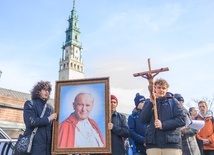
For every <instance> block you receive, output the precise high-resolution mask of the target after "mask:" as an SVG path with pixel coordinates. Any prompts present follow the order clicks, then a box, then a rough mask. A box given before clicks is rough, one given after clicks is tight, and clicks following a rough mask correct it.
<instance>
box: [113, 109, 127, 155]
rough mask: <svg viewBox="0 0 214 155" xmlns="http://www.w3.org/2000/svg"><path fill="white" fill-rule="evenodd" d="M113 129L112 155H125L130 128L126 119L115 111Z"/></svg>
mask: <svg viewBox="0 0 214 155" xmlns="http://www.w3.org/2000/svg"><path fill="white" fill-rule="evenodd" d="M112 123H113V128H112V130H111V145H112V155H124V154H125V147H124V140H125V139H126V138H128V137H129V128H128V124H127V121H126V117H125V115H123V114H120V113H118V112H117V111H114V112H113V113H112Z"/></svg>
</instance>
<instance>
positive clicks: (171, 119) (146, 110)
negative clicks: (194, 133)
mask: <svg viewBox="0 0 214 155" xmlns="http://www.w3.org/2000/svg"><path fill="white" fill-rule="evenodd" d="M172 100H173V101H172V102H171V103H173V104H171V105H170V102H169V100H168V99H167V98H166V97H163V98H158V99H156V104H157V111H158V119H159V120H160V121H161V123H162V129H157V128H155V126H154V120H155V119H154V112H153V105H152V103H151V102H150V101H147V102H146V103H145V105H144V107H143V109H142V111H141V113H140V121H141V122H142V123H148V124H149V125H148V126H147V129H146V140H145V141H146V146H147V148H178V149H182V145H181V131H180V128H179V127H182V126H184V125H185V115H184V113H183V109H182V108H181V106H180V105H179V103H178V101H177V100H175V99H172Z"/></svg>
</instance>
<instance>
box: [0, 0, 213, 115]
mask: <svg viewBox="0 0 214 155" xmlns="http://www.w3.org/2000/svg"><path fill="white" fill-rule="evenodd" d="M72 7H73V1H72V0H63V1H59V0H36V1H35V0H19V1H14V0H0V19H1V20H0V70H1V71H2V72H3V73H2V76H1V79H0V87H3V88H7V89H12V90H17V91H21V92H25V93H29V92H30V90H31V89H32V86H33V85H34V84H35V83H36V82H37V81H39V80H48V81H51V83H52V85H53V87H54V86H55V81H56V80H58V71H59V59H60V57H61V52H62V49H61V47H62V44H63V42H64V41H65V30H66V28H67V27H68V22H67V19H68V17H69V15H70V14H71V10H72ZM213 8H214V1H213V0H205V1H201V0H177V1H172V0H152V1H149V0H76V10H77V14H78V16H79V28H80V31H81V42H82V45H83V61H84V65H85V77H86V78H96V77H110V87H111V88H110V90H111V93H113V94H115V95H116V96H117V97H118V99H119V107H118V111H120V112H124V113H131V111H132V109H133V108H134V102H133V99H134V97H135V94H136V93H137V92H139V93H141V94H143V95H144V96H145V97H149V93H148V81H147V80H146V79H144V78H142V77H133V74H134V73H137V72H143V71H147V70H148V58H150V60H151V67H152V69H159V68H163V67H168V68H169V71H167V72H162V73H160V74H158V75H157V76H156V78H164V79H166V80H167V81H168V82H169V84H170V87H169V91H170V92H173V93H180V94H182V96H183V97H184V99H185V102H186V104H187V105H189V104H190V105H193V106H197V105H196V104H195V105H194V104H193V103H194V102H193V101H192V99H200V98H203V97H209V98H212V97H213V95H214V89H213V83H214V74H213V70H214V69H213V66H214V61H213V58H214V37H213V36H214V30H213V28H214V9H213ZM156 78H155V79H156ZM54 93H55V92H54V91H53V92H52V97H54Z"/></svg>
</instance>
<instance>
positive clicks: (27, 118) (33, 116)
mask: <svg viewBox="0 0 214 155" xmlns="http://www.w3.org/2000/svg"><path fill="white" fill-rule="evenodd" d="M45 104H46V102H45V101H43V100H41V99H36V100H33V104H32V103H31V102H30V101H26V102H25V105H24V122H25V125H26V130H25V132H24V135H30V134H31V133H32V131H33V129H34V128H35V127H38V130H37V132H36V135H35V136H34V139H33V145H32V150H31V151H32V152H31V155H51V132H52V130H51V129H52V123H51V122H50V121H49V119H48V117H49V116H50V115H51V114H52V113H53V107H52V106H51V105H49V104H47V108H46V111H45V114H44V116H43V117H42V118H40V115H41V113H42V110H43V107H44V105H45Z"/></svg>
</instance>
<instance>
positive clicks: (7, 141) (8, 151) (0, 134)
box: [0, 128, 17, 155]
mask: <svg viewBox="0 0 214 155" xmlns="http://www.w3.org/2000/svg"><path fill="white" fill-rule="evenodd" d="M16 141H17V139H11V138H10V137H9V136H8V135H7V134H6V133H5V132H4V130H2V129H1V128H0V154H1V155H12V152H13V149H14V146H15V144H16Z"/></svg>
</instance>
